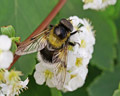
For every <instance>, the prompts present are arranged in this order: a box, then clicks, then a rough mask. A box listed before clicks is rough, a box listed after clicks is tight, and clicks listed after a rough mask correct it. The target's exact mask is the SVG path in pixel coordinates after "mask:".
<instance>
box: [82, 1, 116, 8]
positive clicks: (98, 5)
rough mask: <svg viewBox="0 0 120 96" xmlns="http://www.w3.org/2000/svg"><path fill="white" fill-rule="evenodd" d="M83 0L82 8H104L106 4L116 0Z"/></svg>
mask: <svg viewBox="0 0 120 96" xmlns="http://www.w3.org/2000/svg"><path fill="white" fill-rule="evenodd" d="M82 1H83V2H84V5H83V8H84V9H89V8H90V9H94V10H100V9H104V8H106V7H107V6H108V5H114V4H115V3H116V2H117V0H82Z"/></svg>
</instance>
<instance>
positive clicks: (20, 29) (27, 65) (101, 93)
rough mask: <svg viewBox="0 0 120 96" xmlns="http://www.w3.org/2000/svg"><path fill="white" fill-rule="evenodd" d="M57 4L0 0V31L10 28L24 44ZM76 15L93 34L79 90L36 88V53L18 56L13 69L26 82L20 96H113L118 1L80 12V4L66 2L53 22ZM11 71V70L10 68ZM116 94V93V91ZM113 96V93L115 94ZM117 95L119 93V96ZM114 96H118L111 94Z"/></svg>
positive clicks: (119, 76)
mask: <svg viewBox="0 0 120 96" xmlns="http://www.w3.org/2000/svg"><path fill="white" fill-rule="evenodd" d="M58 1H59V0H0V27H1V26H7V25H13V26H14V28H15V30H16V36H20V37H21V40H22V41H23V40H25V39H26V38H27V37H28V36H29V35H30V34H31V33H32V32H33V31H34V30H35V29H36V28H37V26H38V25H39V24H40V23H41V22H42V21H43V20H44V19H45V18H46V17H47V15H48V14H49V13H50V11H51V10H52V9H53V8H54V6H55V5H56V4H57V3H58ZM74 15H77V16H78V17H80V18H89V19H90V21H92V25H93V26H94V30H96V44H95V47H94V53H93V58H92V60H91V62H90V64H89V66H88V69H89V73H88V76H87V79H86V83H85V85H84V86H83V87H81V88H79V89H77V90H76V91H73V92H67V93H62V92H60V91H57V90H56V89H50V88H48V87H47V86H46V85H42V86H40V85H37V84H36V83H35V80H34V78H33V76H32V74H33V72H34V68H35V64H36V60H35V59H34V58H35V56H36V53H34V54H30V55H26V56H22V57H20V59H19V60H18V61H17V62H16V64H15V65H14V67H15V69H16V70H21V71H22V72H23V74H24V76H23V77H22V78H23V79H25V78H26V77H27V76H28V75H29V78H30V82H29V85H28V87H29V89H28V90H26V91H25V92H24V93H22V94H21V95H20V96H42V95H44V96H113V93H114V91H115V90H117V89H118V85H119V82H120V39H119V37H120V0H118V1H117V3H116V5H114V6H109V7H108V8H106V9H105V10H103V11H94V10H83V3H82V0H67V3H66V4H65V5H64V7H63V8H62V9H61V11H60V12H59V13H58V14H57V16H56V17H55V18H54V19H53V21H52V22H51V24H56V23H58V21H59V20H60V19H61V18H68V17H69V16H74ZM14 67H13V68H14ZM117 91H118V90H117ZM115 92H116V91H115ZM119 93H120V92H119ZM114 96H120V94H115V95H114Z"/></svg>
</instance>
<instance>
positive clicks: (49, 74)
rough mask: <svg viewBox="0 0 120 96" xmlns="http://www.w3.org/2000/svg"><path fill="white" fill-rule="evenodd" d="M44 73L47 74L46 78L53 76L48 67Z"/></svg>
mask: <svg viewBox="0 0 120 96" xmlns="http://www.w3.org/2000/svg"><path fill="white" fill-rule="evenodd" d="M44 75H45V78H50V79H51V78H52V77H53V73H52V72H51V71H50V70H48V69H46V70H45V71H44Z"/></svg>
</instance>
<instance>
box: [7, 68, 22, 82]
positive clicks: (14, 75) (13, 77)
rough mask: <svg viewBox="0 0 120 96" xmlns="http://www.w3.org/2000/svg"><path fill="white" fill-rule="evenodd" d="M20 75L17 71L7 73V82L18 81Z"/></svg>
mask: <svg viewBox="0 0 120 96" xmlns="http://www.w3.org/2000/svg"><path fill="white" fill-rule="evenodd" d="M21 75H22V73H21V72H19V71H14V70H11V72H10V73H9V80H10V81H12V80H13V81H16V80H19V79H20V77H19V76H21Z"/></svg>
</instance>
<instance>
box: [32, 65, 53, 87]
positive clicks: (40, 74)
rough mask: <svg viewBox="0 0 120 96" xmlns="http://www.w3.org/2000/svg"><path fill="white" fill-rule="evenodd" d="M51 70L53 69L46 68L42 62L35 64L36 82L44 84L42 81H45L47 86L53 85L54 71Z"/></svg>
mask: <svg viewBox="0 0 120 96" xmlns="http://www.w3.org/2000/svg"><path fill="white" fill-rule="evenodd" d="M52 70H53V69H51V68H47V67H46V66H44V65H43V64H42V63H39V64H37V65H36V72H35V73H34V78H35V80H36V83H37V84H40V85H42V84H44V82H46V85H48V86H49V87H54V83H53V79H54V78H53V77H54V73H53V71H52Z"/></svg>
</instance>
